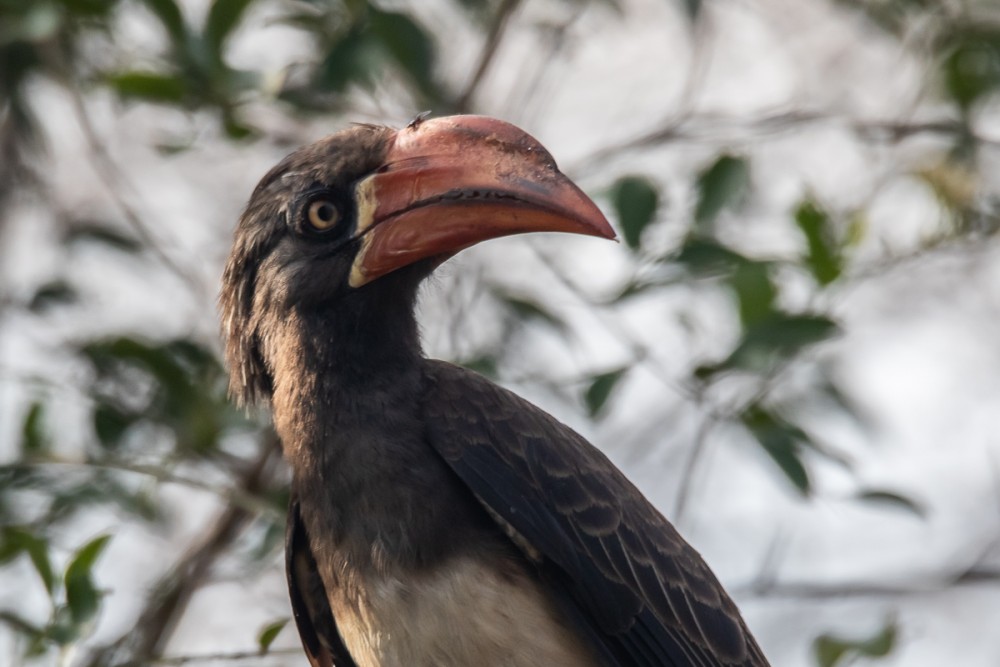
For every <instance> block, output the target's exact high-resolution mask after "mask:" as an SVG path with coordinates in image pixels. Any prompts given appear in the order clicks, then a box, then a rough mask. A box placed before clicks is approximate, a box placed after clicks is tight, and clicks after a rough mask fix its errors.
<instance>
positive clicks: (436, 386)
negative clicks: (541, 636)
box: [424, 362, 767, 667]
mask: <svg viewBox="0 0 1000 667" xmlns="http://www.w3.org/2000/svg"><path fill="white" fill-rule="evenodd" d="M426 374H427V377H428V386H427V389H426V393H425V397H424V406H425V408H424V411H425V419H426V425H427V429H428V437H429V439H430V441H431V444H432V445H433V446H434V447H435V448H436V449H437V451H438V452H440V454H441V455H442V456H443V457H444V458H445V460H446V461H447V462H448V463H449V464H450V465H451V466H452V468H453V469H454V470H455V471H456V472H457V473H458V475H459V476H460V477H461V478H462V480H463V481H465V483H466V484H468V485H469V487H470V488H471V489H472V491H473V492H474V493H475V494H476V496H477V497H478V498H479V499H480V501H481V502H483V503H484V504H485V505H486V506H487V507H488V509H489V510H490V512H491V514H493V515H495V516H496V515H498V516H499V517H500V518H501V519H502V520H503V521H504V522H506V523H509V525H510V527H511V528H512V529H513V530H514V531H516V533H517V534H518V535H521V536H523V538H524V539H525V540H527V541H528V542H529V543H530V545H531V546H532V547H533V549H534V550H535V552H536V553H540V554H541V555H542V558H543V560H544V563H543V565H542V571H543V573H546V572H547V573H548V574H549V576H550V580H551V581H552V584H553V587H554V589H555V590H556V591H557V594H558V593H559V592H562V593H563V594H565V595H568V596H570V597H571V598H572V599H573V600H574V601H575V602H576V603H577V604H579V605H581V606H582V607H583V609H584V611H585V612H586V614H587V615H588V616H589V618H590V619H592V621H593V623H592V626H591V627H592V629H593V633H594V635H595V636H593V637H591V639H594V640H596V641H599V642H603V643H604V644H605V646H606V647H607V648H608V649H609V650H610V652H611V653H613V654H614V655H615V656H616V657H617V659H618V661H619V664H621V665H623V666H624V665H649V666H654V665H675V666H677V667H682V666H684V667H687V666H694V665H711V666H713V667H719V666H725V667H736V666H739V667H763V666H765V665H767V661H766V659H765V658H764V656H763V654H762V653H761V651H760V648H759V647H758V646H757V644H756V642H755V641H754V639H753V637H752V636H751V634H750V632H749V631H748V630H747V628H746V625H745V624H744V622H743V619H742V618H741V617H740V614H739V611H738V610H737V608H736V606H735V605H734V604H733V602H732V601H731V600H730V599H729V596H728V595H727V594H726V593H725V591H724V590H723V588H722V585H721V584H720V583H719V582H718V580H717V579H716V578H715V576H714V575H713V574H712V572H711V570H710V569H709V568H708V566H707V565H706V564H705V562H704V560H702V558H701V556H700V555H699V554H698V553H697V552H696V551H695V550H694V549H693V548H692V547H691V546H690V545H688V544H687V542H685V541H684V539H683V538H682V537H681V536H680V535H679V534H678V533H677V531H676V530H675V529H674V527H673V526H672V525H671V524H670V523H669V522H668V521H667V520H666V519H665V518H664V517H663V515H662V514H660V513H659V512H658V511H657V510H656V509H655V508H654V507H653V506H652V505H651V504H650V503H649V502H648V501H647V500H646V499H645V497H643V495H642V494H641V493H640V492H639V490H638V489H636V488H635V486H633V485H632V484H631V483H630V482H629V481H628V480H627V479H626V478H625V476H624V475H623V474H622V473H621V472H620V471H619V470H618V469H617V468H616V467H615V466H614V465H613V464H612V463H611V462H610V461H609V460H608V459H607V458H606V457H605V456H604V455H603V454H602V453H601V452H600V451H598V450H597V449H596V448H594V447H593V446H592V445H591V444H590V443H588V442H587V441H586V440H584V439H583V438H582V437H581V436H579V435H578V434H577V433H575V432H574V431H573V430H572V429H570V428H569V427H567V426H565V425H564V424H561V423H559V422H558V421H556V420H555V419H553V418H552V417H551V416H549V415H548V414H546V413H544V412H542V411H541V410H539V409H538V408H536V407H535V406H533V405H531V404H530V403H528V402H527V401H524V400H523V399H521V398H519V397H518V396H516V395H514V394H512V393H510V392H507V391H505V390H504V389H501V388H500V387H497V386H495V385H493V384H492V383H490V382H489V381H487V380H486V379H485V378H482V377H480V376H478V375H476V374H474V373H471V372H470V371H467V370H465V369H461V368H458V367H456V366H452V365H450V364H445V363H442V362H428V363H427V365H426Z"/></svg>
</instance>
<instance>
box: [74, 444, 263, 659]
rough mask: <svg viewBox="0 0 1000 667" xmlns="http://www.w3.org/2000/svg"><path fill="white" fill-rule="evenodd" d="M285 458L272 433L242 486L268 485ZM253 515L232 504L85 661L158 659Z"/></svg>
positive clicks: (256, 489) (254, 489) (254, 490)
mask: <svg viewBox="0 0 1000 667" xmlns="http://www.w3.org/2000/svg"><path fill="white" fill-rule="evenodd" d="M279 457H280V447H279V444H278V439H277V436H276V435H275V434H274V433H273V432H269V433H268V434H267V435H266V436H265V437H264V441H263V443H262V450H261V453H260V455H259V456H258V457H257V459H256V460H255V461H254V462H253V463H252V464H251V465H250V466H249V467H248V468H247V470H246V471H245V472H244V473H243V476H242V477H241V479H240V483H239V488H240V489H242V490H243V491H244V492H246V493H248V494H260V493H261V492H263V491H264V490H266V489H267V488H268V486H269V485H270V483H271V482H272V481H273V479H274V476H275V475H274V464H275V463H276V462H277V460H278V458H279ZM253 516H254V512H252V511H250V510H249V509H247V508H245V507H241V506H235V505H234V506H230V507H227V508H226V509H225V510H224V511H223V512H222V514H221V515H220V516H219V518H218V519H217V520H216V522H215V524H214V525H213V526H212V528H211V530H209V531H208V532H207V534H206V535H205V536H204V537H203V538H202V539H201V541H200V542H199V543H198V544H197V545H195V546H193V547H192V548H191V549H189V550H188V552H187V553H186V554H185V555H184V556H183V557H182V558H181V559H180V560H179V561H178V562H177V563H176V564H175V565H174V566H173V567H172V568H171V569H170V571H169V572H168V573H167V574H165V575H164V576H163V577H162V578H161V579H160V581H159V582H158V583H157V584H156V586H155V587H154V588H153V592H152V593H151V594H150V596H149V598H148V600H147V602H146V607H145V608H144V609H143V611H142V613H141V614H139V617H138V619H137V620H136V622H135V625H134V626H133V627H132V629H131V630H130V631H129V632H127V633H125V634H124V635H122V636H121V637H120V638H119V639H118V640H116V641H115V642H114V643H112V644H110V645H107V646H104V647H102V648H100V649H97V650H96V651H94V652H93V653H92V654H91V655H90V656H89V657H88V659H87V660H86V662H84V663H82V665H84V667H112V666H115V667H121V666H123V665H144V664H147V663H149V662H155V661H156V659H157V657H158V656H159V655H160V653H161V652H162V651H163V649H164V647H165V646H166V644H167V641H169V639H170V636H171V635H172V634H173V631H174V629H175V628H176V626H177V623H178V622H179V621H180V619H181V617H182V616H183V615H184V611H185V610H186V609H187V606H188V603H189V602H190V601H191V599H192V597H193V596H194V594H195V593H196V592H197V591H198V589H199V588H201V586H202V585H203V584H204V583H205V581H206V580H207V579H208V576H209V575H210V573H211V569H212V566H213V565H214V564H215V562H216V561H217V560H218V559H219V558H220V557H221V556H222V555H224V554H225V553H226V552H227V551H228V549H229V548H230V547H231V546H232V545H233V543H234V542H235V540H236V539H237V538H238V537H239V535H240V534H241V533H242V530H243V528H244V527H245V526H246V525H247V523H249V522H250V520H251V519H252V518H253Z"/></svg>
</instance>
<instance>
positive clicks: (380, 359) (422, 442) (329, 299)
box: [219, 115, 768, 667]
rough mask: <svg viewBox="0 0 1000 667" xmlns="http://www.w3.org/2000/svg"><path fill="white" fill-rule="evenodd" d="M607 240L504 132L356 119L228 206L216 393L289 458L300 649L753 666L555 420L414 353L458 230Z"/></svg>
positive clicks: (578, 200) (440, 664)
mask: <svg viewBox="0 0 1000 667" xmlns="http://www.w3.org/2000/svg"><path fill="white" fill-rule="evenodd" d="M529 232H563V233H575V234H583V235H589V236H593V237H598V238H606V239H611V238H614V236H615V234H614V231H613V229H612V227H611V226H610V224H609V223H608V221H607V219H606V218H605V216H604V215H603V214H602V213H601V210H600V209H599V208H598V206H597V205H596V204H595V203H594V202H593V201H592V200H591V199H590V198H589V197H588V196H587V195H586V194H584V192H583V191H582V190H581V189H580V188H579V187H577V186H576V185H575V184H574V183H573V182H572V181H571V180H570V179H569V178H568V177H567V176H565V175H564V174H563V173H562V172H561V171H559V169H558V167H557V165H556V162H555V160H554V158H553V157H552V155H551V154H550V153H549V152H548V151H547V150H546V149H545V148H544V147H543V146H542V145H541V143H539V142H538V141H537V140H536V139H534V138H533V137H532V136H531V135H529V134H528V133H527V132H525V131H524V130H522V129H520V128H518V127H516V126H514V125H512V124H510V123H507V122H505V121H501V120H498V119H495V118H490V117H486V116H474V115H459V116H445V117H440V118H426V117H424V116H420V117H418V118H417V119H415V120H414V121H412V122H411V123H410V124H408V125H406V126H405V127H403V128H401V129H393V128H390V127H387V126H381V125H372V124H357V125H353V126H350V127H348V128H347V129H344V130H342V131H340V132H338V133H335V134H332V135H330V136H328V137H326V138H323V139H320V140H319V141H317V142H315V143H313V144H310V145H307V146H305V147H303V148H300V149H298V150H297V151H295V152H293V153H291V154H290V155H289V156H287V157H286V158H285V159H283V160H282V161H281V162H280V163H279V164H277V165H276V166H275V167H274V168H273V169H271V170H270V171H269V172H268V173H267V174H266V175H265V176H264V177H263V179H262V180H261V181H260V183H259V184H258V185H257V186H256V188H255V189H254V191H253V194H252V195H251V197H250V199H249V202H248V203H247V205H246V208H245V210H244V212H243V214H242V216H241V217H240V219H239V222H238V224H237V225H236V228H235V231H234V236H233V245H232V250H231V253H230V255H229V258H228V260H227V262H226V265H225V268H224V271H223V278H222V289H221V292H220V297H219V302H220V319H221V327H222V333H223V337H224V339H225V356H226V361H227V365H228V368H229V372H230V391H231V393H232V395H233V396H234V398H235V400H236V401H238V402H240V403H242V404H244V405H247V406H253V405H262V406H264V407H265V408H269V409H270V413H271V418H272V421H273V426H274V428H275V430H276V431H277V433H278V436H279V438H280V441H281V446H282V451H283V457H284V459H285V460H286V461H287V463H288V465H289V468H290V470H291V481H290V485H291V486H290V503H289V513H288V522H287V529H286V548H285V555H286V574H287V580H288V587H289V595H290V598H291V605H292V610H293V616H294V619H295V622H296V625H297V628H298V631H299V635H300V638H301V640H302V645H303V648H304V650H305V653H306V657H307V658H308V661H309V663H310V665H312V667H431V666H435V667H527V666H528V665H531V666H538V665H541V666H553V667H653V666H673V667H688V666H715V667H736V666H740V667H760V666H763V665H767V664H768V663H767V660H766V658H765V657H764V655H763V653H762V651H761V649H760V647H759V645H758V643H757V642H756V640H755V639H754V637H753V635H752V634H751V632H750V630H749V629H748V627H747V625H746V623H745V622H744V620H743V618H742V617H741V615H740V612H739V610H738V609H737V607H736V605H735V604H734V603H733V601H732V600H731V598H730V597H729V596H728V594H727V593H726V591H725V590H724V589H723V587H722V585H721V584H720V583H719V581H718V580H717V579H716V577H715V576H714V574H713V573H712V571H711V570H710V569H709V567H708V565H707V564H706V563H705V561H704V560H703V559H702V557H701V556H700V555H699V554H698V553H697V552H696V551H695V549H694V548H692V547H691V546H690V545H689V544H688V543H687V542H686V541H685V540H684V539H683V538H682V537H681V536H680V534H679V533H678V532H677V530H675V528H674V527H673V526H672V525H671V523H670V522H669V521H668V520H667V519H666V518H664V516H663V515H662V514H661V513H660V512H659V511H657V510H656V509H655V508H654V507H653V505H652V504H651V503H650V502H649V501H648V500H647V499H646V498H645V497H644V496H643V495H642V493H641V492H640V491H639V490H638V489H637V488H636V487H635V486H634V485H633V484H632V483H631V482H630V481H629V480H628V479H627V478H626V477H625V475H624V474H623V473H622V472H621V471H620V470H619V469H618V468H616V467H615V466H614V465H613V464H612V463H611V461H610V460H609V459H608V458H607V457H606V456H605V455H604V454H603V453H601V451H600V450H598V449H597V448H596V447H595V446H593V445H592V444H590V443H589V442H588V441H587V440H585V439H584V438H583V437H582V436H580V435H579V434H577V433H576V432H575V431H573V430H572V429H571V428H570V427H568V426H566V425H565V424H563V423H561V422H559V421H557V420H556V419H555V418H554V417H552V416H550V415H549V414H547V413H546V412H544V411H543V410H541V409H540V408H538V407H536V406H534V405H533V404H531V403H529V402H528V401H526V400H524V399H522V398H520V397H519V396H517V395H516V394H514V393H512V392H511V391H509V390H507V389H504V388H501V387H500V386H498V385H496V384H494V383H493V382H491V381H490V380H489V379H487V378H485V377H484V376H481V375H479V374H477V373H475V372H473V371H471V370H467V369H464V368H462V367H460V366H457V365H452V364H450V363H446V362H443V361H437V360H432V359H427V358H425V357H424V355H423V352H422V348H421V343H420V336H419V328H418V323H417V319H416V315H415V312H414V307H415V303H416V300H417V297H418V291H419V287H420V285H421V283H422V282H423V281H424V279H425V278H427V277H428V276H430V275H431V274H432V273H433V272H434V270H435V269H436V268H437V267H438V266H439V265H440V264H441V263H443V262H444V261H445V260H447V259H448V258H450V257H452V256H453V255H455V254H457V253H458V252H460V251H461V250H463V249H465V248H468V247H470V246H472V245H474V244H476V243H479V242H481V241H485V240H488V239H492V238H497V237H501V236H506V235H511V234H520V233H529Z"/></svg>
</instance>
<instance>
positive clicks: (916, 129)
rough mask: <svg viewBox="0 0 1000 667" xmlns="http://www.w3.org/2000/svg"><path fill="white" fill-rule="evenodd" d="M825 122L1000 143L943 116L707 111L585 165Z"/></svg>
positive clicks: (876, 135) (874, 132) (898, 134)
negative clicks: (753, 114)
mask: <svg viewBox="0 0 1000 667" xmlns="http://www.w3.org/2000/svg"><path fill="white" fill-rule="evenodd" d="M823 123H831V124H835V123H840V124H842V125H844V126H846V127H848V128H850V129H852V130H853V131H855V132H857V133H858V134H859V135H862V136H863V137H865V138H866V139H868V140H871V141H884V142H888V143H896V142H899V141H903V140H905V139H908V138H911V137H914V136H918V135H953V136H959V137H961V136H966V137H969V138H971V139H972V140H974V141H976V142H978V143H980V144H982V145H985V146H990V147H993V148H1000V138H998V137H992V136H987V135H983V134H980V133H977V132H975V131H973V128H971V127H969V126H968V125H967V124H965V123H963V122H962V121H960V120H953V119H947V118H946V119H940V120H933V121H913V122H910V121H902V120H860V119H855V118H850V117H846V116H842V115H839V114H836V113H829V112H825V111H807V110H791V111H778V112H774V113H769V114H764V115H761V116H758V117H756V118H749V119H747V118H745V117H742V116H725V115H721V114H711V113H706V114H697V115H696V114H691V115H683V116H680V117H678V118H676V119H674V120H671V121H670V122H668V123H667V124H665V125H664V126H662V127H660V128H658V129H655V130H651V131H649V132H647V133H646V134H642V135H639V136H638V137H636V138H634V139H631V140H628V141H622V142H619V143H617V144H615V145H614V146H607V147H605V148H601V149H598V150H596V151H594V152H593V153H591V154H590V155H588V156H587V157H586V159H585V160H584V162H583V166H584V167H587V166H593V168H597V167H599V166H603V165H604V164H605V161H606V160H608V159H609V158H614V157H617V156H619V155H621V154H624V153H629V152H631V151H635V150H638V149H645V148H652V147H656V146H660V145H662V144H666V143H670V142H677V141H689V142H700V141H704V142H709V141H711V142H717V143H728V142H732V141H741V140H742V141H745V140H748V139H756V138H760V137H763V136H770V135H774V134H782V133H785V132H792V131H795V130H800V129H802V128H804V127H808V126H812V125H819V124H823Z"/></svg>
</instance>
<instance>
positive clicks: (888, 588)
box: [741, 568, 1000, 600]
mask: <svg viewBox="0 0 1000 667" xmlns="http://www.w3.org/2000/svg"><path fill="white" fill-rule="evenodd" d="M982 584H991V585H1000V569H979V568H977V569H970V570H967V571H965V572H963V573H962V574H960V575H959V576H957V577H954V578H952V579H948V580H945V581H942V582H940V583H938V584H936V585H934V584H931V585H928V584H927V583H926V582H924V581H920V582H914V583H912V584H908V583H899V584H879V583H849V584H844V583H836V582H831V583H778V582H772V583H765V584H753V585H750V586H748V587H745V588H743V589H742V591H741V593H742V594H743V595H748V596H752V597H758V598H768V599H775V598H780V599H785V600H828V599H836V598H849V597H896V596H909V595H927V594H931V593H939V592H941V591H945V590H948V589H950V588H956V587H959V586H979V585H982Z"/></svg>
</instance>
